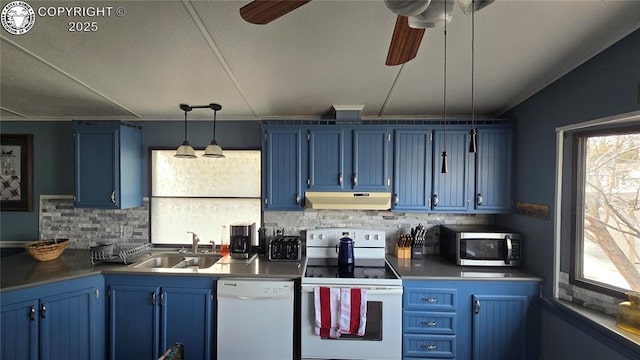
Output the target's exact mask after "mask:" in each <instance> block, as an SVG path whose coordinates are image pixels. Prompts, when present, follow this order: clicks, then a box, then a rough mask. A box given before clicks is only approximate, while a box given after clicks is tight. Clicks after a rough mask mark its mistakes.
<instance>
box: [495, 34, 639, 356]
mask: <svg viewBox="0 0 640 360" xmlns="http://www.w3.org/2000/svg"><path fill="white" fill-rule="evenodd" d="M639 82H640V30H636V31H635V32H633V33H631V34H630V35H628V36H627V37H625V38H624V39H622V40H621V41H619V42H617V43H616V44H614V45H612V46H611V47H609V48H608V49H606V50H605V51H603V52H601V53H600V54H598V55H596V56H595V57H593V58H592V59H591V60H589V61H588V62H586V63H584V64H583V65H581V66H580V67H578V68H576V69H575V70H573V71H571V72H570V73H569V74H567V75H565V76H564V77H562V78H560V79H559V80H557V81H556V82H554V83H553V84H551V85H550V86H548V87H546V88H545V89H543V90H542V91H540V92H538V93H537V94H535V95H534V96H532V97H530V98H529V99H527V100H526V101H525V102H523V103H522V104H520V105H519V106H517V107H516V108H514V109H513V110H512V111H510V112H509V113H508V114H506V115H505V116H506V117H508V118H511V119H514V120H515V122H516V133H517V141H516V143H517V154H516V161H515V163H516V178H517V181H516V188H515V193H516V195H515V199H516V201H521V202H531V203H538V204H546V205H549V206H550V208H551V209H552V214H551V216H550V219H549V220H539V219H534V218H530V217H525V216H520V215H502V216H498V217H496V221H497V222H499V223H503V224H505V225H507V224H508V225H509V226H511V227H513V228H516V229H518V230H519V231H521V232H522V233H524V235H525V236H526V239H527V240H526V242H525V243H524V249H523V250H524V256H525V266H526V268H527V270H528V271H530V272H532V273H534V274H536V275H538V276H540V277H542V278H543V279H544V282H543V295H544V296H545V297H546V298H552V297H553V283H552V281H553V254H554V239H553V236H554V227H553V226H554V225H553V216H554V215H553V206H554V196H555V159H556V134H555V129H556V128H557V127H560V126H564V125H568V124H575V123H580V122H584V121H588V120H594V119H599V118H603V117H606V116H611V115H617V114H624V113H628V112H632V111H638V110H640V104H639V103H638V96H639V94H638V92H639V91H640V89H639V86H640V83H639ZM554 317H556V315H554V314H553V313H547V312H543V319H545V321H543V322H542V329H541V332H542V334H546V335H545V336H546V338H554V337H558V338H562V339H567V340H568V341H565V342H547V343H545V342H543V343H542V350H541V353H542V354H558V353H566V354H573V356H572V357H563V359H582V358H583V357H581V355H579V354H589V353H590V351H591V350H594V349H596V348H597V350H598V351H597V352H598V353H600V354H602V353H603V350H602V349H603V346H602V343H599V342H598V341H599V340H598V341H596V339H597V337H595V338H591V339H592V340H594V341H593V342H590V343H586V342H580V343H577V342H575V341H573V340H574V339H575V336H576V335H578V334H579V335H580V336H583V335H584V334H585V333H583V331H582V330H580V329H581V327H572V325H570V324H566V325H563V326H565V329H564V330H562V331H565V334H564V335H563V334H562V333H560V332H558V331H561V330H558V329H559V327H557V326H556V325H557V323H558V321H559V319H557V320H554ZM563 324H564V323H563ZM567 329H570V330H571V332H568V333H567V332H566V330H567ZM568 334H570V335H568ZM583 337H588V336H583ZM587 344H588V345H587ZM560 347H562V348H561V349H560ZM580 347H582V348H580ZM604 348H605V349H606V348H607V346H604ZM609 349H610V353H608V356H611V357H610V358H617V357H619V354H618V353H617V351H615V350H614V347H610V348H609ZM560 350H562V351H560ZM578 350H580V351H578ZM604 353H607V352H606V350H605V351H604ZM549 358H558V357H555V356H551V357H549ZM602 358H604V357H602Z"/></svg>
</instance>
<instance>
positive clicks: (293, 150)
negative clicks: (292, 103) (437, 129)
mask: <svg viewBox="0 0 640 360" xmlns="http://www.w3.org/2000/svg"><path fill="white" fill-rule="evenodd" d="M263 135H264V136H263V142H264V143H263V145H262V149H263V151H262V157H263V161H262V164H263V167H264V168H263V169H262V173H263V191H262V194H263V195H262V196H263V199H262V208H263V210H302V209H303V205H304V200H303V199H304V191H303V186H302V159H303V158H304V157H303V153H302V151H303V146H302V144H303V143H304V139H303V131H302V130H301V129H300V128H297V127H286V128H282V127H274V128H266V129H264V134H263ZM305 135H306V133H305ZM305 145H306V144H305Z"/></svg>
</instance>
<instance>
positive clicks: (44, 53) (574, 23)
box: [0, 0, 640, 120]
mask: <svg viewBox="0 0 640 360" xmlns="http://www.w3.org/2000/svg"><path fill="white" fill-rule="evenodd" d="M6 3H7V2H6V1H3V2H2V5H3V6H4V5H5V4H6ZM28 3H29V4H30V5H31V6H32V7H33V8H34V9H35V10H36V11H38V9H39V8H41V7H50V6H65V7H71V6H74V7H87V6H111V7H113V9H116V8H118V7H122V8H123V9H124V10H125V14H124V16H116V15H115V14H113V13H112V16H107V17H95V18H89V17H74V18H69V17H66V16H59V17H58V16H56V17H49V16H45V17H43V16H37V17H36V23H35V25H34V27H33V28H32V29H31V30H30V31H29V32H28V33H26V34H23V35H11V34H9V33H7V32H5V31H4V30H0V31H2V33H1V35H0V51H1V53H2V54H1V63H0V83H1V89H0V91H1V92H0V108H1V110H2V112H1V113H0V116H1V117H2V119H3V120H15V119H18V120H20V119H24V120H28V119H110V120H113V119H130V120H156V119H161V120H165V119H166V120H180V119H182V118H183V113H182V112H181V110H180V109H179V108H178V104H179V103H182V102H185V103H189V104H208V103H211V102H217V103H219V104H221V105H222V107H223V109H222V111H220V112H219V114H218V116H219V119H223V120H224V119H241V120H242V119H247V120H251V119H256V118H264V117H318V116H323V115H325V114H326V113H327V112H328V111H329V110H330V109H331V105H333V104H337V105H364V110H363V115H365V116H368V117H376V116H430V115H435V116H438V115H441V114H442V113H443V85H444V51H443V48H444V46H443V45H444V36H443V28H435V29H428V30H427V31H426V33H425V37H424V39H423V41H422V44H421V47H420V50H419V52H418V56H417V57H416V58H415V59H414V60H412V61H410V62H408V63H406V64H405V65H402V66H395V67H388V66H385V65H384V62H385V58H386V53H387V49H388V46H389V41H390V39H391V34H392V31H393V26H394V23H395V19H396V16H395V14H393V13H392V12H391V11H389V10H388V9H387V8H386V6H385V5H384V2H383V1H328V0H314V1H311V2H310V3H308V4H306V5H304V6H302V7H300V8H299V9H297V10H295V11H293V12H291V13H289V14H287V15H285V16H284V17H282V18H280V19H278V20H276V21H274V22H272V23H270V24H268V25H253V24H249V23H246V22H245V21H243V20H242V19H241V18H240V15H239V13H238V10H239V8H240V7H242V6H243V5H245V4H246V3H248V1H128V2H115V1H96V2H89V1H85V2H77V1H49V2H36V1H28ZM78 21H80V22H85V21H95V22H96V25H97V27H98V29H97V31H95V32H70V31H68V29H69V22H78ZM639 25H640V1H636V0H628V1H600V0H578V1H565V0H555V1H554V0H544V1H540V0H528V1H526V0H522V1H516V0H496V1H495V2H494V3H493V4H491V5H489V6H488V7H486V8H484V9H482V10H481V11H479V12H477V13H476V14H475V77H474V78H475V91H474V95H475V96H474V97H475V112H476V114H478V115H487V116H495V115H500V114H501V113H503V112H504V111H506V110H508V109H510V108H512V107H513V106H515V105H517V104H518V103H520V102H521V101H523V100H524V99H526V98H527V97H529V96H531V95H532V94H534V93H535V92H537V91H539V90H540V89H542V88H544V87H545V86H547V85H548V84H550V83H551V82H553V81H554V80H556V79H557V78H559V77H560V76H562V75H564V74H565V73H567V72H568V71H570V70H572V69H574V68H575V67H576V66H579V65H580V64H582V63H584V62H585V61H586V60H588V59H589V58H591V57H592V56H594V55H595V54H597V53H598V52H600V51H602V50H604V49H605V48H607V47H608V46H610V45H611V44H613V43H615V42H616V41H618V40H620V39H621V38H622V37H624V36H625V35H627V34H629V33H630V32H632V31H634V30H636V29H638V27H639ZM446 64H447V76H446V81H447V109H446V111H447V114H456V115H465V114H470V113H471V16H470V15H465V14H463V13H462V11H461V10H460V9H459V7H458V6H455V10H454V14H453V20H452V21H451V23H449V25H448V26H447V60H446ZM189 118H190V119H192V118H194V119H197V118H202V119H210V118H211V114H210V113H208V112H193V113H192V114H191V115H189Z"/></svg>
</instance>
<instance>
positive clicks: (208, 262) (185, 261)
mask: <svg viewBox="0 0 640 360" xmlns="http://www.w3.org/2000/svg"><path fill="white" fill-rule="evenodd" d="M219 259H220V255H214V254H158V255H153V256H152V257H151V258H149V259H147V260H143V261H140V262H138V263H136V264H133V268H135V269H185V268H190V267H197V268H200V269H206V268H208V267H211V266H213V265H214V264H215V263H216V262H217V261H218V260H219Z"/></svg>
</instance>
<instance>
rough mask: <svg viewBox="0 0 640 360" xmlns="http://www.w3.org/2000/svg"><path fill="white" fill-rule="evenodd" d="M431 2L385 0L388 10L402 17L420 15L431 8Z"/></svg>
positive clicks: (421, 0)
mask: <svg viewBox="0 0 640 360" xmlns="http://www.w3.org/2000/svg"><path fill="white" fill-rule="evenodd" d="M430 3H431V0H384V4H385V5H386V6H387V9H389V10H391V11H392V12H393V13H396V14H398V15H400V16H414V15H418V14H420V13H422V12H424V11H425V10H427V8H428V7H429V4H430Z"/></svg>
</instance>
